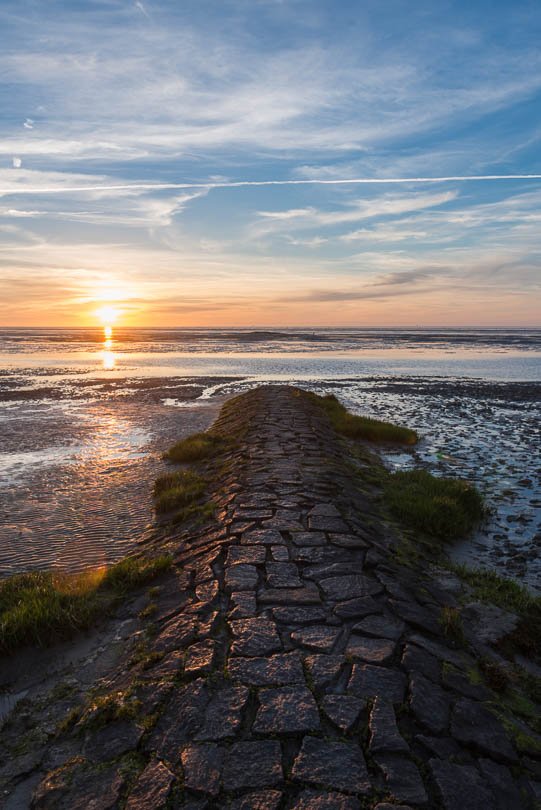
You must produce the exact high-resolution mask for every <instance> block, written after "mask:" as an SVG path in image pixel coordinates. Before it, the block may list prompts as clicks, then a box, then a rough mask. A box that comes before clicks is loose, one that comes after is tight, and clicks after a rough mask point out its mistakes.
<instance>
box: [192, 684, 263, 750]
mask: <svg viewBox="0 0 541 810" xmlns="http://www.w3.org/2000/svg"><path fill="white" fill-rule="evenodd" d="M249 695H250V692H249V690H248V689H247V688H246V687H245V686H224V687H222V688H221V689H220V690H219V691H218V692H216V694H214V695H213V696H212V698H211V699H210V702H209V704H208V706H207V711H206V714H205V721H204V723H203V726H202V728H201V731H200V732H199V733H198V734H197V735H196V737H195V739H196V740H224V739H226V738H227V737H233V736H234V734H235V733H236V732H237V731H238V729H239V728H240V724H241V721H242V711H243V709H244V707H245V706H246V703H247V702H248V697H249Z"/></svg>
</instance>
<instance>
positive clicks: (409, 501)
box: [385, 470, 484, 540]
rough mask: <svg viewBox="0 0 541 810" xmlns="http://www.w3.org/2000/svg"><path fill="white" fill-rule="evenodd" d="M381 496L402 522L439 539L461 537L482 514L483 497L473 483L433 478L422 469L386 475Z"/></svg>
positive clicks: (475, 523)
mask: <svg viewBox="0 0 541 810" xmlns="http://www.w3.org/2000/svg"><path fill="white" fill-rule="evenodd" d="M385 498H386V501H387V504H388V505H389V508H390V509H391V511H392V512H393V513H394V515H395V516H396V517H397V518H398V519H399V520H401V521H402V522H403V523H404V524H406V525H407V526H409V527H411V528H412V529H418V530H419V531H422V532H425V533H426V534H430V535H432V536H433V537H438V538H440V539H442V540H453V539H455V538H458V537H463V536H464V535H466V534H468V532H470V531H471V530H472V529H473V528H474V527H475V526H476V525H477V524H478V523H479V521H480V520H481V519H482V517H483V515H484V507H483V498H482V496H481V494H480V493H479V491H478V490H477V489H476V488H475V487H474V486H472V485H471V484H469V483H468V482H467V481H462V480H460V479H454V478H436V477H435V476H434V475H431V474H430V473H429V472H427V471H426V470H407V471H404V472H396V473H393V474H392V475H390V476H389V477H388V479H387V482H386V484H385Z"/></svg>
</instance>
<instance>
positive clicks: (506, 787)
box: [479, 759, 524, 810]
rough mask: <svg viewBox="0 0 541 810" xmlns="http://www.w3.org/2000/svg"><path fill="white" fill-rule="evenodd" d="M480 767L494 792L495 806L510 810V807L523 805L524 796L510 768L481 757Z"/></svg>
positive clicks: (500, 809)
mask: <svg viewBox="0 0 541 810" xmlns="http://www.w3.org/2000/svg"><path fill="white" fill-rule="evenodd" d="M479 769H480V771H481V774H482V775H483V777H484V779H485V781H486V783H487V785H488V786H489V787H490V788H491V790H492V793H493V794H494V808H496V809H497V810H508V808H514V807H517V808H518V807H520V806H521V803H522V802H523V801H524V797H523V795H522V794H521V792H520V790H519V789H518V787H517V785H516V783H515V780H514V779H513V776H512V774H511V771H510V770H509V768H507V767H506V766H505V765H501V764H499V763H496V762H493V761H492V760H491V759H480V760H479Z"/></svg>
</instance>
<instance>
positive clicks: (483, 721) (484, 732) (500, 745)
mask: <svg viewBox="0 0 541 810" xmlns="http://www.w3.org/2000/svg"><path fill="white" fill-rule="evenodd" d="M451 733H452V735H453V737H454V738H455V739H456V740H458V741H459V742H461V743H463V744H466V745H473V746H475V747H476V748H478V749H479V750H480V751H481V752H482V753H484V754H488V755H489V756H490V757H492V758H493V759H496V760H500V761H501V760H504V761H507V762H516V761H517V754H516V751H515V749H514V748H513V746H512V745H511V742H510V740H509V737H508V736H507V734H506V732H505V730H504V728H503V726H502V724H501V723H500V721H499V720H497V719H496V717H494V715H493V714H491V712H489V711H487V709H485V708H484V707H483V706H481V705H480V704H479V703H476V702H475V701H473V700H468V699H467V698H462V699H461V700H459V701H458V702H457V703H456V704H455V707H454V709H453V714H452V717H451Z"/></svg>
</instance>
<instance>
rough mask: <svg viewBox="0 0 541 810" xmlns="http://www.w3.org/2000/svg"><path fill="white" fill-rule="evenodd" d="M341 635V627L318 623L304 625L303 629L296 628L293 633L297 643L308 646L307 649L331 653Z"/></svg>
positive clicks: (292, 637) (293, 638) (292, 636)
mask: <svg viewBox="0 0 541 810" xmlns="http://www.w3.org/2000/svg"><path fill="white" fill-rule="evenodd" d="M339 635H340V629H339V628H338V629H337V628H334V627H327V626H326V625H316V626H314V627H304V628H303V629H302V630H295V631H294V632H293V633H291V639H292V641H294V642H295V643H296V644H300V645H301V646H303V647H306V649H307V650H313V651H314V652H326V653H329V652H330V651H331V650H332V648H333V647H334V645H335V643H336V640H337V638H338V636H339Z"/></svg>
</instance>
